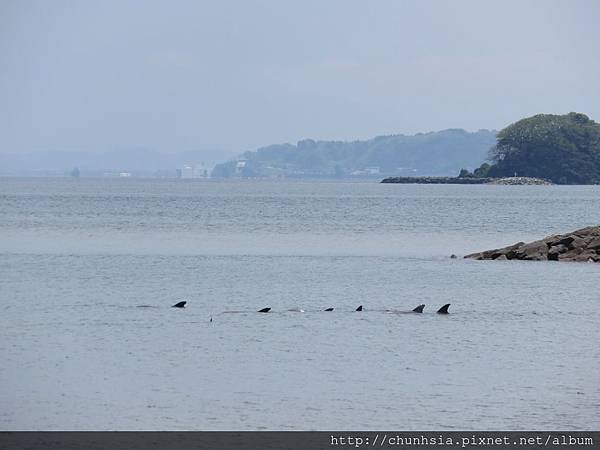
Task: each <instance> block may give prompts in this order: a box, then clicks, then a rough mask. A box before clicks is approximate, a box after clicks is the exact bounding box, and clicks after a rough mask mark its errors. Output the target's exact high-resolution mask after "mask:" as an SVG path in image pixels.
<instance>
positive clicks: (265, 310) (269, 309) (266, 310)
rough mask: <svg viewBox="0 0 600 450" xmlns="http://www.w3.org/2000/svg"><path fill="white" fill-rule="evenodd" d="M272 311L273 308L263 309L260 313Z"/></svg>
mask: <svg viewBox="0 0 600 450" xmlns="http://www.w3.org/2000/svg"><path fill="white" fill-rule="evenodd" d="M269 311H271V308H263V309H259V310H258V312H262V313H267V312H269Z"/></svg>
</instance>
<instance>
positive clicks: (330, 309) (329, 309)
mask: <svg viewBox="0 0 600 450" xmlns="http://www.w3.org/2000/svg"><path fill="white" fill-rule="evenodd" d="M323 311H333V308H327V309H324V310H323Z"/></svg>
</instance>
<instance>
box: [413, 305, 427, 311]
mask: <svg viewBox="0 0 600 450" xmlns="http://www.w3.org/2000/svg"><path fill="white" fill-rule="evenodd" d="M423 309H425V305H419V306H417V307H416V308H415V309H413V312H416V313H422V312H423Z"/></svg>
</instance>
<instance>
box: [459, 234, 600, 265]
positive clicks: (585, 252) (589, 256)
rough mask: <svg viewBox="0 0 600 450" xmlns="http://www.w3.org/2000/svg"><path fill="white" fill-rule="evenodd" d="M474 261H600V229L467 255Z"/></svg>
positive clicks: (519, 243)
mask: <svg viewBox="0 0 600 450" xmlns="http://www.w3.org/2000/svg"><path fill="white" fill-rule="evenodd" d="M465 258H471V259H479V260H484V259H493V260H496V261H503V260H511V259H518V260H523V261H577V262H600V226H596V227H587V228H582V229H581V230H577V231H574V232H572V233H567V234H557V235H552V236H548V237H546V238H544V239H541V240H539V241H534V242H529V243H525V242H518V243H516V244H514V245H511V246H509V247H504V248H498V249H494V250H487V251H484V252H479V253H472V254H470V255H466V256H465Z"/></svg>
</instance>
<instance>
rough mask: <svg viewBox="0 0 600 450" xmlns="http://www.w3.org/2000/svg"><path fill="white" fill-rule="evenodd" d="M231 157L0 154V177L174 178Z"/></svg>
mask: <svg viewBox="0 0 600 450" xmlns="http://www.w3.org/2000/svg"><path fill="white" fill-rule="evenodd" d="M233 155H234V153H232V152H223V151H217V150H198V151H187V152H179V153H172V154H168V153H159V152H156V151H153V150H147V149H127V150H119V151H112V152H107V153H90V152H64V151H47V152H36V153H25V154H0V175H5V176H6V175H24V176H35V175H47V176H52V175H64V174H67V173H70V172H71V171H72V170H73V169H74V168H75V167H77V168H78V169H79V173H80V174H81V176H102V175H104V174H107V173H119V172H130V173H131V174H132V175H138V176H175V175H176V169H178V168H181V167H182V166H184V165H194V166H195V165H199V164H204V165H205V166H206V167H212V166H214V165H215V164H216V163H218V162H221V161H223V160H226V159H227V158H230V157H232V156H233Z"/></svg>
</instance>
